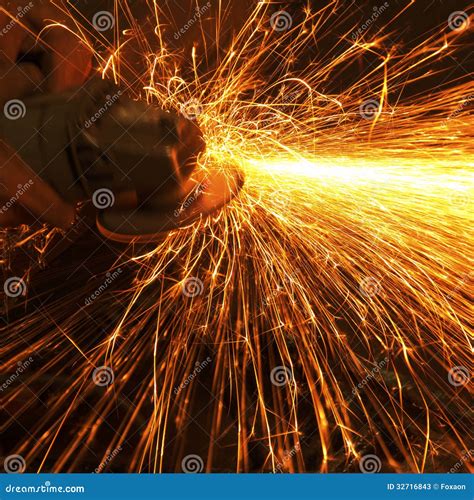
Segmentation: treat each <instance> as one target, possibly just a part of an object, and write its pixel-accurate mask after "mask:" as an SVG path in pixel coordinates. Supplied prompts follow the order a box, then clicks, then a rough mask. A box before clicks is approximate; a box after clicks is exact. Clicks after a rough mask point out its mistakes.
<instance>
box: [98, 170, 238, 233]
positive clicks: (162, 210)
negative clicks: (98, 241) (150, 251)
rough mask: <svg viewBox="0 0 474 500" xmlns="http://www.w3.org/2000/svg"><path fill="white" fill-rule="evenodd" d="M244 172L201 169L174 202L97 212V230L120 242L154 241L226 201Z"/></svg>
mask: <svg viewBox="0 0 474 500" xmlns="http://www.w3.org/2000/svg"><path fill="white" fill-rule="evenodd" d="M243 184H244V177H243V174H242V173H241V172H240V171H239V170H238V169H236V168H230V169H226V170H223V169H219V170H214V171H212V170H211V171H208V170H207V171H204V170H202V171H200V172H199V173H196V174H194V175H193V176H192V177H191V179H189V181H188V182H187V185H186V187H185V189H184V192H185V193H186V195H185V196H183V197H182V198H181V199H180V200H177V202H176V203H175V204H174V205H168V206H162V205H160V203H159V200H149V201H147V202H146V203H143V204H141V205H140V206H139V207H138V208H135V209H132V210H114V209H113V207H112V208H110V209H107V210H104V211H102V212H99V214H98V215H97V227H98V229H99V231H100V233H101V234H102V235H103V236H104V237H106V238H108V239H110V240H113V241H117V242H120V243H132V242H136V243H153V242H158V241H160V240H161V239H162V238H163V235H165V234H166V233H169V232H170V231H173V230H176V229H181V228H184V227H188V226H190V225H192V224H193V223H195V222H197V221H198V220H205V219H206V218H207V217H209V216H212V215H213V214H215V213H216V212H217V211H218V210H219V209H221V208H222V207H224V206H225V205H226V204H227V203H229V202H230V201H231V200H232V199H233V198H234V197H235V196H236V195H237V194H238V193H239V191H240V190H241V189H242V186H243Z"/></svg>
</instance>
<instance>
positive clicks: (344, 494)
mask: <svg viewBox="0 0 474 500" xmlns="http://www.w3.org/2000/svg"><path fill="white" fill-rule="evenodd" d="M0 484H1V490H0V498H1V499H2V500H4V499H12V500H13V499H16V498H61V497H63V498H77V499H81V500H88V499H93V498H94V499H95V498H99V499H104V498H111V499H121V498H123V499H130V500H131V499H141V498H144V499H148V498H149V499H154V500H161V499H163V500H168V499H188V498H189V499H192V500H199V499H206V500H208V499H223V498H230V499H233V498H235V499H242V500H247V499H254V498H255V499H259V500H261V499H263V498H271V499H280V498H281V499H285V500H293V499H299V498H302V499H316V500H325V499H328V500H329V499H331V500H333V499H344V500H346V499H351V500H352V499H364V500H372V499H373V500H383V499H385V498H387V499H393V500H395V499H399V498H406V499H409V498H410V499H411V498H413V499H421V498H426V499H430V500H435V499H438V498H449V499H453V500H460V499H462V500H464V499H469V500H472V498H473V487H472V486H473V484H472V476H471V475H469V474H161V475H160V474H3V475H2V476H1V477H0Z"/></svg>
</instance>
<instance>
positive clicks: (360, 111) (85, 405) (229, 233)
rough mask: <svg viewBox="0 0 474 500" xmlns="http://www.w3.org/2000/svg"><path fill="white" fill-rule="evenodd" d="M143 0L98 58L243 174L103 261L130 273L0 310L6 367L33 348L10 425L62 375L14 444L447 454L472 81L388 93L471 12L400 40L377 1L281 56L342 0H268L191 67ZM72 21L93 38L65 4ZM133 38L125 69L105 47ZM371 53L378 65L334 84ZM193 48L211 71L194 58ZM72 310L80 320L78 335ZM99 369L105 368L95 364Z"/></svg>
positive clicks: (205, 457) (167, 462)
mask: <svg viewBox="0 0 474 500" xmlns="http://www.w3.org/2000/svg"><path fill="white" fill-rule="evenodd" d="M407 4H408V2H407ZM148 5H149V8H150V15H151V16H152V17H154V24H156V26H157V28H156V30H155V36H157V37H158V40H159V41H161V51H160V52H158V53H157V52H156V50H155V49H153V48H152V47H151V45H150V43H149V42H150V39H149V36H148V35H147V36H145V35H144V34H143V32H142V31H141V30H140V27H139V26H138V25H137V24H136V21H134V19H133V17H132V16H131V12H130V9H129V6H128V4H127V2H126V1H121V2H118V3H117V7H116V9H115V12H114V15H115V18H116V20H117V22H116V23H115V29H116V40H115V43H114V45H113V46H111V45H110V44H107V42H106V40H105V38H103V37H102V36H99V39H98V40H95V41H96V42H98V43H99V45H100V44H103V47H102V50H101V51H98V52H97V57H98V60H99V61H100V67H101V71H102V72H103V73H104V75H105V76H107V77H110V78H115V79H116V81H117V82H119V83H120V84H121V85H123V84H127V85H129V86H131V88H132V90H133V91H136V92H137V93H140V94H141V96H142V97H143V98H147V99H148V100H149V101H150V102H155V103H159V104H161V105H162V106H164V107H165V108H168V109H178V110H183V109H184V111H186V107H189V106H191V107H192V108H193V110H198V112H199V122H200V124H201V126H202V128H203V131H204V134H205V137H206V141H207V144H208V149H207V152H206V154H205V156H204V157H203V158H202V159H201V168H222V169H224V170H225V168H226V167H228V166H229V165H233V166H235V165H237V166H239V167H240V168H241V169H242V170H243V171H244V172H245V175H246V185H245V187H244V190H243V191H242V192H241V194H240V195H239V197H238V198H237V199H235V200H234V201H233V202H232V203H231V204H230V205H229V206H228V207H226V208H225V209H224V210H222V211H221V212H220V213H219V214H216V215H215V216H214V217H213V218H212V219H211V220H207V221H203V222H201V223H199V224H196V225H195V226H194V227H192V228H187V229H184V230H180V231H174V232H172V233H170V234H168V235H167V236H166V237H165V238H164V241H162V242H161V243H160V244H159V245H156V248H148V249H147V250H146V251H144V250H142V249H140V250H137V249H136V248H135V247H133V246H132V247H131V248H130V249H128V250H127V251H125V252H124V256H123V259H121V261H120V262H118V263H117V264H116V266H115V267H114V269H116V268H117V267H120V266H121V267H122V268H127V270H128V271H129V272H130V273H133V274H134V279H133V283H132V284H131V286H130V287H126V286H123V287H122V288H123V289H122V290H121V291H118V289H117V287H115V291H113V292H112V291H111V290H112V289H114V287H111V290H109V291H107V292H106V293H103V294H102V295H101V296H100V297H98V298H97V299H96V300H95V301H94V302H92V304H91V305H89V306H88V307H80V306H78V305H77V304H78V303H80V302H81V300H82V302H83V299H79V300H78V299H77V297H78V296H80V297H82V296H87V294H88V293H89V294H90V293H91V292H93V291H94V289H95V287H96V285H97V281H96V282H94V284H93V285H87V287H86V285H83V288H77V289H75V290H70V289H69V290H67V289H66V288H65V291H64V297H62V298H61V300H57V301H55V302H54V303H52V304H49V305H48V306H47V308H43V309H41V313H38V312H33V313H32V314H30V315H28V316H26V317H24V318H22V319H21V321H20V320H19V321H18V322H16V323H13V324H10V325H9V326H8V330H7V331H6V332H4V333H3V335H4V336H5V335H7V337H8V339H9V342H8V343H7V344H6V346H5V347H4V348H3V351H4V353H3V354H4V356H5V359H9V363H8V364H9V366H10V365H11V366H10V371H12V370H13V371H14V367H15V366H16V365H17V363H19V362H23V361H24V360H25V359H28V358H29V356H32V357H33V358H35V357H38V356H39V357H41V358H43V357H44V358H45V359H47V360H48V362H47V363H45V366H43V367H42V368H41V370H35V368H34V365H33V366H32V367H31V368H29V369H26V370H25V372H24V373H23V374H22V379H21V380H22V383H21V384H17V385H15V386H14V388H12V389H10V390H9V391H8V392H7V393H6V394H5V398H6V400H7V402H6V406H5V407H6V408H7V410H8V409H9V407H14V408H15V412H13V410H11V417H10V419H9V421H8V422H7V424H6V426H7V427H8V426H9V425H13V423H14V422H15V421H16V420H17V419H18V416H19V415H21V414H22V413H24V412H27V411H28V407H29V404H30V403H27V402H26V401H28V398H35V396H34V394H33V393H32V392H33V391H35V392H36V394H39V395H38V396H37V397H38V398H39V399H44V398H43V397H42V393H43V392H45V391H46V392H47V388H48V387H49V386H50V385H51V384H53V382H52V380H55V381H58V380H63V381H66V382H62V383H60V382H56V383H58V384H59V385H60V386H61V391H60V393H59V394H56V396H55V398H54V399H49V400H48V402H47V407H42V408H43V409H42V410H41V411H42V413H41V415H38V418H37V420H36V421H35V425H34V427H32V428H28V429H23V431H24V434H23V436H22V439H21V442H20V444H19V445H18V446H17V448H16V449H15V452H16V453H18V454H21V455H22V456H23V457H24V458H25V460H26V463H27V465H28V464H31V465H30V466H28V469H29V470H54V471H80V470H83V464H84V463H91V461H92V462H93V463H95V462H96V463H97V466H99V464H103V463H106V464H109V462H111V463H112V467H113V464H114V463H115V464H117V463H119V464H121V465H120V467H121V468H122V469H125V470H128V471H152V472H154V471H166V470H181V467H182V459H183V457H184V456H186V455H189V454H193V453H195V454H197V455H199V456H200V457H201V459H202V463H203V464H204V470H206V471H214V470H228V471H250V470H253V471H254V470H262V471H276V472H277V471H291V472H296V471H305V470H306V471H323V472H325V471H343V470H354V467H355V466H354V464H357V462H358V460H360V458H361V457H362V456H364V455H367V454H376V455H377V456H378V457H379V458H380V461H381V463H382V468H383V470H385V471H429V470H435V471H444V469H443V467H445V468H446V470H449V468H450V467H451V466H452V465H454V464H455V463H456V462H457V461H458V460H459V457H461V456H462V455H463V453H464V450H466V449H469V448H470V445H469V424H468V422H469V420H470V418H469V407H470V405H469V403H468V397H467V396H468V394H469V389H470V383H469V370H470V367H471V361H470V360H471V359H472V358H471V357H472V333H473V330H472V317H473V307H472V304H473V302H472V299H473V297H472V282H473V278H474V273H473V271H472V269H473V261H474V259H473V257H474V256H473V251H472V248H473V242H474V237H473V236H474V234H473V224H472V223H473V213H474V212H473V196H474V190H473V188H474V173H473V167H474V137H473V134H474V132H473V131H474V115H472V114H470V113H469V111H470V109H471V108H470V106H472V100H473V95H474V84H473V83H472V80H468V79H465V80H457V81H450V82H448V83H446V84H445V85H444V86H442V87H440V88H438V89H434V90H433V91H431V92H430V94H429V95H427V94H423V95H418V96H415V97H413V96H412V97H410V98H409V99H406V98H404V91H405V88H406V87H409V85H410V84H414V83H415V82H418V81H419V80H421V79H423V78H425V77H428V76H431V77H432V76H433V75H434V74H436V71H438V70H437V69H436V68H437V66H436V64H435V63H437V62H439V61H443V60H447V59H448V58H449V57H451V56H453V54H455V52H456V50H457V47H459V45H461V44H462V43H466V39H467V37H466V33H467V32H469V31H470V30H471V31H472V26H473V25H474V19H473V16H472V10H470V11H468V17H467V20H466V21H465V22H464V25H463V27H462V28H463V29H457V30H450V29H448V28H447V26H441V27H439V29H437V30H435V31H433V32H432V33H427V34H426V36H425V37H424V39H423V40H421V41H420V44H419V45H418V47H416V48H412V49H410V50H409V51H405V52H404V51H403V48H402V47H400V48H398V47H394V46H392V45H391V44H390V36H391V32H390V30H391V29H392V26H391V23H393V20H394V19H395V18H396V17H397V16H398V15H399V14H400V13H399V12H392V11H390V12H387V13H386V14H385V15H386V18H387V19H384V23H385V25H384V26H380V27H379V28H378V31H377V29H376V28H374V27H372V28H371V30H370V31H369V32H368V33H363V34H361V35H360V36H359V37H358V38H356V39H354V38H353V37H351V34H352V33H353V32H356V31H357V29H358V26H352V27H351V29H350V30H349V31H348V32H347V33H346V34H345V36H342V37H340V40H339V42H338V43H337V44H335V45H334V46H333V49H332V51H331V52H330V53H327V54H324V55H321V56H319V57H318V59H317V60H313V62H311V63H310V64H308V65H306V66H305V67H304V69H295V68H297V67H298V65H297V64H296V62H297V61H298V58H299V55H300V54H302V53H304V51H305V49H306V47H308V46H314V45H317V44H319V43H321V42H322V41H323V40H325V39H326V38H327V37H328V36H329V34H330V32H331V30H332V29H334V28H335V27H336V26H339V24H340V23H341V20H342V19H347V18H348V16H350V8H348V7H347V6H344V2H339V1H336V0H335V1H333V2H332V3H331V4H330V5H329V6H328V7H326V8H323V9H321V10H319V11H314V10H313V9H310V8H309V7H308V8H307V9H306V10H305V11H304V12H301V13H300V17H301V19H300V18H298V19H296V18H295V19H292V26H291V27H288V29H286V30H284V31H276V30H274V29H272V27H271V24H270V18H271V15H272V13H274V12H275V11H276V10H275V6H272V5H270V4H268V3H267V2H260V3H258V4H257V6H256V8H255V10H254V12H253V14H252V15H251V16H250V17H249V19H248V20H247V22H246V24H245V26H244V27H243V28H242V29H241V31H240V32H239V33H238V34H236V35H235V36H234V39H233V42H232V43H231V45H230V47H229V48H228V50H226V51H225V53H224V52H223V50H222V49H221V48H219V49H218V50H216V49H213V50H214V51H215V52H216V54H213V53H210V52H211V49H209V52H205V53H202V50H204V49H203V48H202V47H205V45H204V44H203V45H202V46H201V47H195V48H194V49H193V51H192V54H185V55H187V56H189V58H190V59H189V60H190V61H191V66H192V68H193V69H192V75H191V76H188V75H186V76H180V73H179V71H178V69H177V68H178V65H177V64H174V63H175V61H176V59H175V56H174V53H173V52H172V51H171V50H170V49H169V47H168V46H167V45H166V43H165V41H164V37H163V33H162V27H163V26H164V25H165V24H166V23H165V21H164V19H162V17H163V14H162V13H159V12H158V4H157V5H155V4H153V2H151V1H148ZM410 5H411V4H409V5H407V8H409V7H410ZM69 9H70V11H71V14H75V12H74V8H73V7H72V5H71V6H69ZM393 9H395V7H393ZM469 13H471V17H469ZM76 14H77V13H76ZM225 16H226V12H225V9H224V7H222V9H219V13H218V15H217V21H216V30H217V32H218V31H219V27H220V26H221V24H220V23H221V20H223V19H224V18H225ZM76 18H77V17H76ZM119 21H120V22H119ZM126 21H128V22H129V23H130V26H131V27H130V28H129V29H126V30H125V31H123V32H120V31H119V30H120V26H122V24H123V25H125V24H126ZM380 23H382V21H380ZM382 30H383V32H382ZM77 31H78V33H80V36H81V37H86V38H89V39H91V37H92V36H93V35H94V36H95V37H96V38H97V36H98V35H97V32H95V33H94V29H93V27H92V26H89V25H86V24H85V22H83V23H82V24H81V25H80V26H79V25H78V26H77ZM468 36H469V35H468ZM132 40H135V41H137V40H138V41H139V44H140V47H141V48H142V53H143V60H144V62H145V63H146V65H147V70H146V71H144V72H143V74H137V73H136V70H134V69H133V68H132V67H127V62H126V61H125V58H122V57H121V54H122V52H123V51H124V50H125V48H126V45H127V44H128V43H130V41H132ZM103 49H106V50H105V52H106V55H104V53H105V52H104V50H103ZM200 51H201V52H200ZM369 55H370V57H372V59H373V60H378V63H375V64H372V65H371V66H368V67H362V69H360V75H359V78H358V79H357V81H355V82H354V83H353V84H352V85H348V87H347V88H346V89H344V91H343V92H340V93H336V92H331V91H330V89H331V88H334V86H332V85H331V83H332V82H333V81H335V80H337V79H338V76H339V75H341V74H342V73H343V72H344V71H345V70H346V68H347V67H349V66H350V65H353V64H356V63H357V61H360V60H362V59H363V58H364V57H365V56H369ZM176 57H178V56H176ZM207 58H208V59H209V60H211V59H212V60H213V61H214V64H215V68H213V69H212V70H208V71H206V72H205V73H204V74H203V72H202V70H201V69H200V63H201V62H202V60H203V59H207ZM134 71H135V73H134ZM131 74H133V75H134V77H135V78H136V79H137V81H139V83H140V84H139V85H138V86H137V83H136V81H135V80H133V81H132V79H131V78H130V77H126V76H125V75H131ZM132 86H133V87H132ZM25 231H26V229H25ZM25 235H27V236H25ZM28 235H29V233H28V232H24V233H22V236H21V244H24V242H25V238H28ZM37 239H38V238H36V239H35V241H36V240H37ZM15 241H16V245H20V243H18V242H19V241H20V237H19V236H17V240H15ZM37 244H38V245H39V243H37ZM10 245H11V243H10ZM13 246H15V245H13ZM38 250H39V248H38ZM5 255H6V252H5ZM6 258H7V257H5V259H6ZM110 271H111V272H112V271H113V269H111V270H110ZM102 278H103V277H102ZM102 278H101V277H98V281H99V282H100V281H101V279H102ZM24 279H25V281H27V279H28V273H26V274H25V276H24ZM102 281H103V279H102ZM65 285H67V283H66V284H65ZM82 294H83V295H82ZM45 315H46V319H47V320H48V321H47V322H46V321H45ZM103 316H105V319H106V320H105V321H104V318H103ZM99 317H101V319H100V320H99V319H98V318H99ZM97 323H100V328H98V326H97ZM88 331H89V332H90V331H98V332H99V334H100V336H99V338H97V339H96V341H95V343H94V344H92V345H91V344H90V338H89V337H88ZM99 334H98V335H99ZM206 360H210V361H206ZM37 362H38V364H39V361H37ZM97 369H99V370H102V372H103V373H102V375H104V377H105V378H107V377H109V378H111V375H112V373H113V379H114V380H113V383H110V384H109V385H103V384H100V383H99V384H97V377H95V382H96V383H94V379H93V376H92V374H93V373H95V374H96V375H97V373H98V372H97ZM94 370H95V371H94ZM453 370H454V371H456V370H458V371H459V370H461V372H460V374H459V373H458V378H457V379H456V380H455V381H454V382H455V383H454V384H453V383H452V382H453V380H452V378H453V377H452V376H453ZM463 376H465V377H466V380H464V381H463V380H459V377H461V378H462V377H463ZM48 377H50V378H51V379H49V378H48ZM108 382H111V380H108ZM114 414H120V415H121V418H120V420H119V421H117V422H115V423H114V424H111V423H110V421H111V418H112V417H113V415H114ZM199 435H201V437H202V436H204V438H202V440H203V442H200V440H199V438H198V437H196V436H199ZM65 442H67V446H65V445H64V443H65ZM193 443H195V444H194V446H195V447H196V449H192V447H193ZM116 450H119V451H118V452H117V453H115V451H116ZM112 455H113V457H114V458H113V460H112V459H110V457H111V456H112ZM440 464H441V465H440ZM446 464H450V465H449V466H448V467H446ZM356 469H357V470H358V467H356Z"/></svg>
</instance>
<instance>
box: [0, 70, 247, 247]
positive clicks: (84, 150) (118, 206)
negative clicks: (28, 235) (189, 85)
mask: <svg viewBox="0 0 474 500" xmlns="http://www.w3.org/2000/svg"><path fill="white" fill-rule="evenodd" d="M7 104H8V103H7ZM16 104H17V105H19V106H20V112H19V113H17V114H16V115H15V117H14V119H12V117H11V116H8V113H7V112H5V113H4V116H2V117H1V119H0V136H1V137H2V138H3V139H4V140H6V141H7V142H8V143H9V144H10V145H11V146H12V147H13V148H15V149H16V151H17V152H18V154H19V155H20V156H21V157H22V159H23V160H24V161H25V162H26V163H27V164H28V165H29V166H30V167H31V168H32V170H33V171H34V172H35V173H36V174H37V175H38V176H39V177H40V178H42V179H43V180H44V181H46V182H47V183H48V184H49V185H51V186H52V187H53V188H54V189H55V190H56V191H57V193H58V194H59V195H60V196H62V198H63V199H64V200H65V201H68V202H70V203H74V204H76V203H80V202H92V204H91V205H92V206H93V207H94V212H95V217H96V224H97V228H98V230H99V231H100V233H101V234H102V235H103V236H104V237H106V238H108V239H110V240H114V241H118V242H122V243H130V242H138V243H151V242H154V241H159V240H160V239H161V238H162V237H163V234H166V233H168V232H169V231H172V230H175V229H179V228H182V227H186V226H189V225H191V224H192V223H194V222H196V221H197V220H200V219H205V218H206V217H209V216H211V215H212V214H214V213H216V211H218V210H219V209H220V208H222V207H223V206H225V205H226V204H227V203H228V202H230V201H231V200H232V199H233V198H234V197H235V196H236V195H237V194H238V192H239V191H240V189H241V188H242V186H243V176H242V174H241V173H240V172H239V171H238V170H237V169H234V168H232V167H230V168H228V169H225V170H224V169H222V168H220V169H216V170H214V171H212V170H211V171H209V170H205V169H201V168H197V165H198V157H199V155H200V154H201V153H203V152H204V150H205V143H204V140H203V136H202V133H201V130H200V128H199V126H198V124H197V122H196V120H193V119H190V118H189V117H185V116H184V115H181V114H178V113H175V112H171V111H165V110H163V109H161V108H159V107H158V106H156V105H151V104H148V103H146V102H144V101H137V100H133V99H132V98H131V97H129V96H128V95H127V94H126V92H123V91H122V90H120V89H119V88H117V87H116V86H115V85H114V84H113V83H110V82H106V81H103V80H98V79H92V80H91V81H90V82H89V83H88V84H86V85H85V86H83V87H81V88H80V89H78V90H75V91H73V92H67V93H63V94H55V95H38V96H34V97H30V98H28V99H25V100H24V101H17V102H16ZM5 110H7V107H6V108H5Z"/></svg>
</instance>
